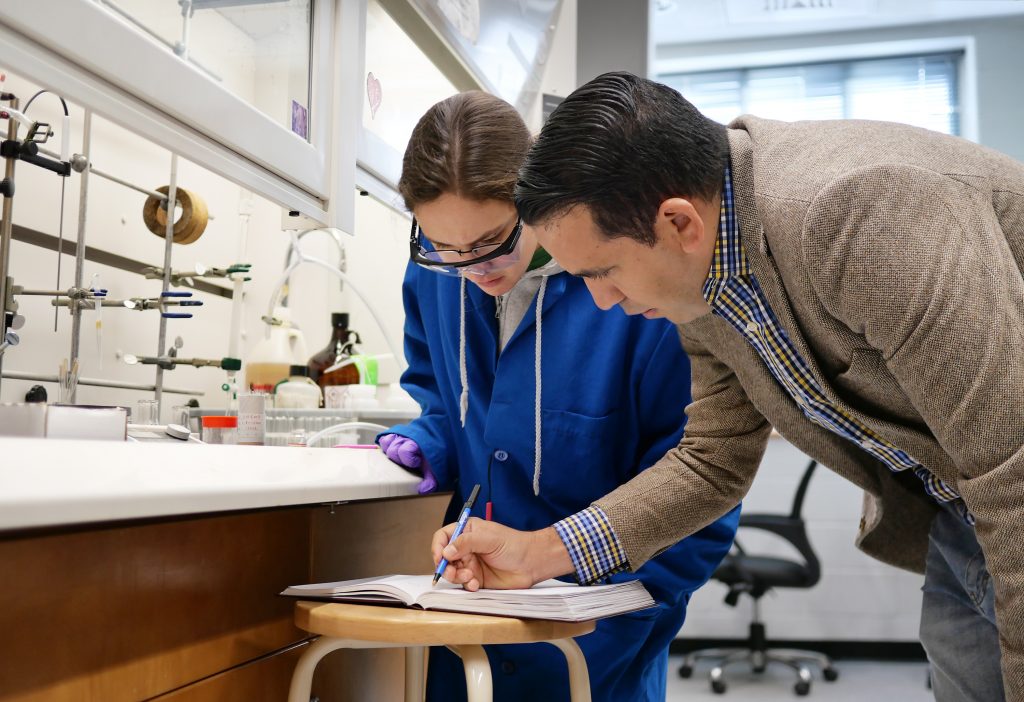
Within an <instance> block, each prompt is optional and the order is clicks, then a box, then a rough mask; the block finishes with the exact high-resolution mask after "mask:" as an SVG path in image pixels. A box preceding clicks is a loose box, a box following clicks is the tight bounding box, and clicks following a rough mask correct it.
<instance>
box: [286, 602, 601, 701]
mask: <svg viewBox="0 0 1024 702" xmlns="http://www.w3.org/2000/svg"><path fill="white" fill-rule="evenodd" d="M295 624H296V625H297V626H298V627H299V628H300V629H304V630H306V631H308V632H310V633H313V634H320V638H319V639H317V640H316V641H314V642H313V643H312V644H310V646H309V649H308V650H307V651H306V652H305V653H304V654H302V658H300V659H299V662H298V664H297V665H296V666H295V673H294V674H293V675H292V685H291V690H290V692H289V695H288V702H309V696H310V688H311V686H312V684H313V671H314V670H315V669H316V666H317V663H319V662H320V659H321V658H323V657H324V656H326V655H327V654H328V653H330V652H331V651H335V650H337V649H339V648H404V649H406V651H405V702H422V700H423V694H424V682H425V675H424V669H423V658H424V655H423V654H424V650H423V649H424V647H426V646H447V647H448V648H449V649H451V650H452V651H453V652H454V653H456V654H457V655H458V656H459V657H460V658H461V659H462V664H463V666H464V667H465V669H466V689H467V692H468V700H469V702H491V696H492V685H491V666H490V663H488V661H487V654H486V653H485V652H484V649H483V644H515V643H538V642H545V643H549V644H551V645H552V646H555V647H556V648H558V649H559V650H560V651H561V652H562V653H563V654H564V655H565V660H566V662H567V663H568V664H569V691H570V693H569V694H570V699H571V700H572V702H590V677H589V675H588V673H587V661H586V659H585V658H584V657H583V652H582V651H581V650H580V647H579V646H577V645H576V642H575V641H573V637H574V636H582V635H583V634H589V633H590V632H591V631H593V630H594V622H593V621H587V622H578V623H571V622H553V621H549V620H543V619H513V618H510V617H491V616H486V615H482V614H458V613H453V612H434V611H423V610H418V609H404V608H398V607H374V606H368V605H355V604H340V603H322V602H298V603H296V605H295Z"/></svg>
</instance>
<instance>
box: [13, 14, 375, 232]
mask: <svg viewBox="0 0 1024 702" xmlns="http://www.w3.org/2000/svg"><path fill="white" fill-rule="evenodd" d="M357 5H358V0H280V1H279V2H253V1H252V0H184V1H183V2H179V1H178V0H34V1H33V2H14V3H4V4H3V7H2V9H0V48H2V50H3V52H2V54H0V55H3V56H4V58H5V63H6V64H7V66H8V67H9V68H11V69H12V70H16V71H18V72H19V73H21V74H23V75H25V76H26V77H29V78H32V79H33V80H36V81H37V82H39V83H42V84H43V85H46V86H48V87H50V88H52V89H53V90H55V91H56V92H59V93H62V94H64V95H65V96H66V97H67V98H69V99H73V100H74V101H75V102H77V103H79V104H82V105H84V106H87V107H90V108H92V109H94V110H96V111H97V112H99V113H101V114H103V115H104V116H106V117H108V118H109V119H111V120H112V121H114V122H118V123H120V124H122V125H123V126H125V127H127V128H128V129H130V130H131V131H135V132H137V133H139V134H141V135H142V136H145V137H147V138H150V139H152V140H153V141H155V142H157V143H159V144H161V145H162V146H165V147H167V148H170V149H172V150H174V151H177V152H178V153H181V154H182V155H183V156H185V157H187V158H189V159H191V160H194V161H196V162H198V163H200V164H202V165H204V166H206V167H209V168H211V170H214V171H217V172H220V173H221V174H222V175H225V176H226V177H228V178H231V179H232V180H236V181H237V182H240V184H242V185H245V186H246V187H249V188H250V189H253V190H255V191H257V192H259V193H260V194H262V195H264V196H266V197H269V198H270V199H272V200H276V201H278V202H280V203H281V204H282V205H285V206H287V207H291V208H294V209H300V210H303V211H304V212H305V213H307V214H311V215H312V216H314V217H315V218H318V219H321V220H323V219H325V217H324V213H325V212H326V211H327V210H328V208H329V204H330V202H329V201H330V200H331V196H332V193H333V192H335V191H334V190H333V189H332V177H331V176H332V172H331V168H332V164H331V159H330V158H329V156H330V154H331V143H332V140H333V141H338V140H339V139H340V137H339V134H338V130H337V128H336V125H335V124H334V122H335V120H333V119H332V113H333V111H334V110H333V107H334V103H335V100H334V98H335V90H334V87H335V86H337V85H338V84H339V81H340V80H341V77H342V76H343V75H344V72H345V71H346V70H347V71H348V72H349V73H350V74H351V75H352V77H353V79H354V77H355V75H356V73H357V68H356V66H355V65H353V62H352V61H338V60H337V56H335V50H336V49H338V48H339V46H338V45H339V44H341V43H345V44H346V46H347V45H355V44H358V31H359V29H358V27H356V26H355V25H356V21H349V20H348V18H347V15H346V12H347V11H348V10H351V9H352V8H353V7H356V6H357ZM345 8H348V9H347V10H346V9H345ZM351 14H352V17H354V18H357V17H358V14H359V13H358V11H352V12H351ZM44 17H45V18H46V21H45V22H43V21H40V18H44ZM353 51H355V49H354V48H353ZM344 92H345V91H344V90H339V91H338V94H339V95H340V94H343V93H344ZM351 122H352V130H353V133H354V128H355V119H354V118H353V119H352V120H351ZM231 158H234V159H235V163H234V164H233V165H225V164H224V163H222V161H224V160H225V159H227V160H230V159H231ZM351 165H352V169H353V172H354V163H352V164H351ZM246 171H247V173H246ZM344 194H345V196H346V197H350V196H351V186H349V188H348V189H346V190H345V191H344Z"/></svg>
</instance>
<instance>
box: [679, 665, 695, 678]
mask: <svg viewBox="0 0 1024 702" xmlns="http://www.w3.org/2000/svg"><path fill="white" fill-rule="evenodd" d="M678 672H679V677H681V678H688V677H690V676H691V675H693V666H689V665H685V664H684V665H681V666H679V671H678Z"/></svg>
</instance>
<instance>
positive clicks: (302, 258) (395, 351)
mask: <svg viewBox="0 0 1024 702" xmlns="http://www.w3.org/2000/svg"><path fill="white" fill-rule="evenodd" d="M291 236H292V247H293V249H294V251H295V253H296V256H297V258H296V260H295V263H293V264H291V265H290V266H288V267H287V268H286V269H285V271H284V273H283V274H282V275H281V278H280V279H279V280H278V283H277V285H276V286H274V292H273V294H271V296H270V304H269V305H267V318H268V319H269V318H271V317H273V316H274V307H276V306H277V301H278V300H279V299H280V298H281V290H282V289H283V288H284V286H285V284H287V282H288V278H289V277H290V276H291V274H292V272H293V271H294V270H295V269H296V268H298V267H299V266H300V265H302V264H303V263H311V264H313V265H314V266H319V267H320V268H323V269H324V270H326V271H327V272H328V273H330V274H332V275H333V276H335V277H336V278H338V279H339V280H341V282H343V283H345V284H346V285H348V286H349V287H350V288H351V289H352V292H354V293H355V294H356V296H357V297H358V298H359V299H360V300H362V302H363V304H364V305H366V309H367V310H369V311H370V316H372V317H373V321H375V322H376V323H377V327H378V328H379V329H380V331H381V334H382V335H383V336H384V341H385V343H387V345H388V348H389V349H390V350H391V355H392V357H393V358H394V359H395V363H397V364H398V370H399V371H405V369H406V368H407V367H408V364H407V363H406V362H405V356H404V355H403V354H402V353H401V349H399V347H398V345H397V344H395V341H394V339H392V338H391V334H389V333H388V330H387V327H385V326H384V322H383V320H382V318H381V316H380V314H378V313H377V308H376V307H374V306H373V303H372V302H370V300H369V299H368V298H367V297H366V296H365V295H363V293H362V292H361V291H360V290H359V288H358V287H356V285H355V284H354V283H353V282H352V279H351V278H349V277H348V276H347V275H345V274H344V273H343V272H342V271H340V270H339V269H338V268H337V267H335V266H332V265H331V264H329V263H327V261H322V260H320V259H319V258H313V257H311V256H307V255H306V254H304V253H303V252H302V249H300V248H299V237H298V235H296V233H295V232H291ZM266 336H267V337H268V338H269V337H270V325H267V329H266Z"/></svg>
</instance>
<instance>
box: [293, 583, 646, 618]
mask: <svg viewBox="0 0 1024 702" xmlns="http://www.w3.org/2000/svg"><path fill="white" fill-rule="evenodd" d="M432 578H433V576H431V575H389V576H386V577H381V578H363V579H361V580H342V581H339V582H336V583H316V584H313V585H293V586H292V587H289V588H287V589H286V590H285V591H284V592H282V593H281V594H282V595H286V596H288V597H299V598H303V599H316V600H323V599H326V600H331V601H339V602H353V603H360V604H391V605H399V604H404V605H406V606H407V607H419V608H421V609H439V610H444V611H448V612H470V613H473V614H495V615H500V616H505V617H522V618H525V619H553V620H557V621H563V622H581V621H586V620H588V619H601V618H603V617H613V616H615V615H617V614H625V613H627V612H635V611H637V610H640V609H647V608H648V607H654V606H655V604H654V600H653V599H651V596H650V594H649V593H648V592H647V590H646V589H645V588H644V586H643V584H642V583H641V582H640V581H639V580H631V581H628V582H624V583H615V584H612V585H590V586H587V587H580V586H579V585H575V584H571V583H563V582H559V581H557V580H545V581H544V582H542V583H537V584H536V585H534V586H533V587H532V588H530V589H528V590H477V591H476V592H469V591H468V590H463V589H462V587H461V586H460V585H452V584H451V583H449V582H446V581H444V580H442V581H440V582H438V584H437V585H436V586H435V587H431V586H430V581H431V579H432Z"/></svg>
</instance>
